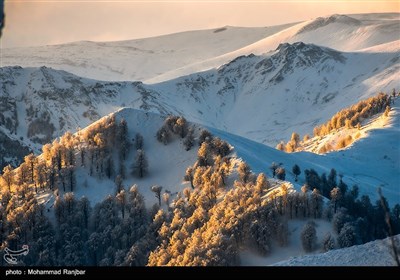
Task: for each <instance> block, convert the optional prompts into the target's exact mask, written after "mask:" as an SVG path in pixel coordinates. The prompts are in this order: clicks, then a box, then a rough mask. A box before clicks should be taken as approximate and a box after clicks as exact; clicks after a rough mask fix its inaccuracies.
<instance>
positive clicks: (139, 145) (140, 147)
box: [135, 132, 143, 150]
mask: <svg viewBox="0 0 400 280" xmlns="http://www.w3.org/2000/svg"><path fill="white" fill-rule="evenodd" d="M135 140H136V150H143V136H142V135H141V134H140V133H139V132H138V133H136V136H135Z"/></svg>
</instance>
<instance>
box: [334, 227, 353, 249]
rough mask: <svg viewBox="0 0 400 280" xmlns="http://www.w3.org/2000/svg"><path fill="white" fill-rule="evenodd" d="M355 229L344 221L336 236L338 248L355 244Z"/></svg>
mask: <svg viewBox="0 0 400 280" xmlns="http://www.w3.org/2000/svg"><path fill="white" fill-rule="evenodd" d="M356 239H357V237H356V230H355V228H354V226H353V225H352V224H350V223H345V224H344V225H343V227H342V229H341V230H340V233H339V236H338V244H339V247H340V248H345V247H350V246H353V245H356Z"/></svg>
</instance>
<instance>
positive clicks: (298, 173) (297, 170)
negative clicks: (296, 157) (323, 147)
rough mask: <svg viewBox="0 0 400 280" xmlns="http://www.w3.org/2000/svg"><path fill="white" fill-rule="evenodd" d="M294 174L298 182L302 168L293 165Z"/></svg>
mask: <svg viewBox="0 0 400 280" xmlns="http://www.w3.org/2000/svg"><path fill="white" fill-rule="evenodd" d="M292 172H293V174H294V180H295V181H296V182H297V178H298V176H299V175H300V173H301V170H300V167H299V166H298V165H297V164H295V165H293V168H292Z"/></svg>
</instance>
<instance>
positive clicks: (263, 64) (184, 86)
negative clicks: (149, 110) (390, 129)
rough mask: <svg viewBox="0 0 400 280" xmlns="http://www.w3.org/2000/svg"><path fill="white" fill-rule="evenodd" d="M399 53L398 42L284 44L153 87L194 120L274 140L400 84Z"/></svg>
mask: <svg viewBox="0 0 400 280" xmlns="http://www.w3.org/2000/svg"><path fill="white" fill-rule="evenodd" d="M383 49H387V51H383ZM399 55H400V41H396V42H394V43H389V46H378V47H375V48H374V49H373V50H372V49H369V50H368V51H365V52H364V51H359V52H351V53H346V52H339V51H335V50H332V49H328V48H323V47H319V46H316V45H310V44H303V43H294V44H281V45H279V47H278V48H277V50H275V51H272V52H269V53H267V54H265V55H260V56H255V55H249V56H242V57H239V58H236V59H235V60H233V61H232V62H230V63H228V64H225V65H223V66H221V67H220V68H218V69H215V70H209V71H206V72H201V73H196V74H192V75H188V76H184V77H181V78H178V79H176V80H170V81H167V82H163V83H159V84H154V85H152V88H154V89H156V90H157V91H159V92H164V94H163V95H162V97H164V96H168V100H171V101H172V102H171V103H173V104H176V106H177V108H178V110H179V112H180V113H181V114H184V115H185V116H187V118H188V119H190V120H192V121H195V122H199V123H202V124H205V125H210V126H213V127H216V128H218V129H221V130H226V131H229V132H231V133H234V134H238V135H241V136H244V137H246V138H250V139H252V140H255V141H258V142H262V143H266V144H268V145H271V146H275V145H276V144H277V143H278V142H279V141H280V140H282V139H285V140H286V139H288V138H289V137H290V135H291V133H292V132H293V131H296V132H298V133H300V134H301V135H304V134H306V133H310V134H311V133H312V129H313V127H314V126H315V125H316V124H319V123H323V122H325V121H326V120H327V119H329V117H330V116H332V115H333V114H334V113H336V112H337V111H339V110H341V109H342V108H344V107H347V106H349V105H352V104H354V103H356V102H358V101H359V100H360V99H364V98H367V97H369V96H372V95H375V94H376V93H378V92H380V91H384V92H390V91H391V90H392V89H393V88H399V86H400V83H399V82H400V80H399V78H398V75H397V73H398V70H399V68H400V61H399V60H398V57H399ZM191 99H195V101H196V102H194V103H193V102H192V100H191ZM186 100H188V101H186ZM166 102H167V101H166ZM189 102H190V103H191V104H190V105H186V104H185V103H189ZM310 112H312V114H310Z"/></svg>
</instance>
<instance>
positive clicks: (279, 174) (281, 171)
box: [276, 167, 286, 181]
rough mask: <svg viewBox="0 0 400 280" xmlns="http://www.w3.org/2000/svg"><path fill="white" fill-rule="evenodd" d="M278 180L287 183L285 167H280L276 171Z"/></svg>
mask: <svg viewBox="0 0 400 280" xmlns="http://www.w3.org/2000/svg"><path fill="white" fill-rule="evenodd" d="M276 178H277V179H279V180H282V181H285V178H286V170H285V168H283V167H278V168H277V169H276Z"/></svg>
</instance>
